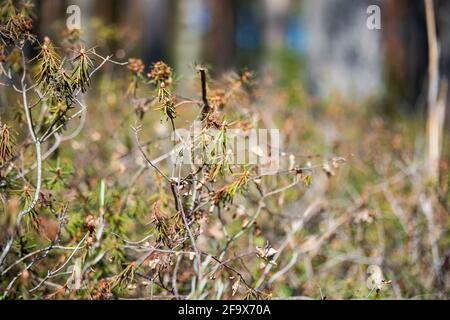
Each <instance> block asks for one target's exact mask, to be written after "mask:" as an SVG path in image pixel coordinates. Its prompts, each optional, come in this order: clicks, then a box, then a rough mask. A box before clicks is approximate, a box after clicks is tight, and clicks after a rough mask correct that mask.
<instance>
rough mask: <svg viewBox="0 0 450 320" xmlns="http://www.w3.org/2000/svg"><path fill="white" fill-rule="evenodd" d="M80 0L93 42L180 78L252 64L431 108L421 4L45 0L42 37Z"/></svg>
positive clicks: (447, 49) (444, 59) (316, 84)
mask: <svg viewBox="0 0 450 320" xmlns="http://www.w3.org/2000/svg"><path fill="white" fill-rule="evenodd" d="M70 4H76V5H78V6H80V8H81V15H82V31H83V32H84V38H85V39H87V40H88V41H89V42H91V43H92V44H99V42H101V41H102V39H94V37H98V38H102V37H103V38H108V39H109V40H110V41H109V44H110V45H111V46H112V47H113V48H112V49H114V50H115V52H116V56H117V57H118V58H125V57H127V58H128V57H129V56H139V57H143V59H144V60H145V61H144V62H145V63H151V62H153V61H157V60H164V61H166V62H167V63H169V64H170V65H173V66H174V67H175V70H176V71H177V72H178V73H179V74H186V73H187V72H190V71H189V68H192V65H193V63H195V62H198V63H205V64H207V65H210V66H212V67H213V68H212V72H213V73H215V74H219V73H221V72H223V71H228V70H230V69H233V70H240V69H242V68H244V67H248V68H249V69H251V70H253V71H255V72H257V73H264V72H267V71H270V72H271V73H272V74H274V75H275V76H277V77H278V78H279V80H281V81H284V82H285V83H284V85H286V84H287V83H289V84H292V83H293V85H295V83H296V82H299V81H301V82H302V83H303V84H305V86H306V89H307V91H308V94H311V95H313V96H319V97H327V96H329V95H330V94H331V93H336V92H338V93H339V94H340V95H341V96H342V97H345V98H348V99H356V100H361V99H365V98H370V97H374V96H377V97H382V98H383V99H384V100H383V101H384V104H385V108H386V109H387V110H389V109H394V110H390V111H391V112H395V111H397V110H398V109H403V110H407V111H412V110H415V111H417V110H419V111H420V110H424V109H425V107H426V96H427V76H428V73H427V70H428V68H427V66H428V46H427V28H426V19H425V6H424V2H423V1H420V0H417V1H408V0H395V1H381V0H359V1H348V0H259V1H255V0H227V1H223V0H183V1H175V0H132V1H124V0H110V1H104V0H101V1H100V0H78V1H75V0H73V1H62V0H41V1H37V2H36V8H35V9H36V16H37V17H38V23H37V25H36V28H37V31H38V34H40V35H41V36H44V35H49V36H52V35H54V34H55V33H56V32H59V31H60V30H61V27H62V26H61V23H64V22H65V19H66V17H67V16H68V15H67V14H66V8H67V7H68V6H69V5H70ZM373 4H375V5H378V6H379V7H380V8H381V30H369V29H368V28H367V26H366V21H367V18H368V17H369V14H368V13H367V12H366V10H367V8H368V6H370V5H373ZM434 4H435V12H436V25H437V34H438V39H439V46H440V73H441V75H442V77H443V78H448V75H449V68H450V66H449V63H450V38H449V37H448V34H449V31H450V19H449V17H450V2H449V1H443V0H441V1H435V2H434ZM86 26H87V28H86ZM102 27H104V28H103V29H104V32H103V33H102V32H101V29H102ZM111 27H112V28H113V29H111ZM93 28H96V30H95V31H97V32H94V31H93ZM99 30H100V32H98V31H99ZM94 35H95V36H94ZM115 37H117V39H116V40H117V41H114V38H115ZM119 37H121V38H122V39H125V40H126V41H119V39H118V38H119ZM447 101H448V99H447Z"/></svg>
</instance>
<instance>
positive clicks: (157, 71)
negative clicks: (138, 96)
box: [147, 61, 172, 84]
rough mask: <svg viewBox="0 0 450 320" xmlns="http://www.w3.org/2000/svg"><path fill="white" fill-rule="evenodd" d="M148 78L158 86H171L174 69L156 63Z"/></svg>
mask: <svg viewBox="0 0 450 320" xmlns="http://www.w3.org/2000/svg"><path fill="white" fill-rule="evenodd" d="M147 76H148V77H149V78H150V79H151V80H153V81H154V82H156V83H157V84H161V83H164V84H171V83H172V68H171V67H169V66H168V65H167V64H165V63H164V62H162V61H158V62H155V63H154V64H153V65H152V68H151V70H150V72H149V73H148V74H147Z"/></svg>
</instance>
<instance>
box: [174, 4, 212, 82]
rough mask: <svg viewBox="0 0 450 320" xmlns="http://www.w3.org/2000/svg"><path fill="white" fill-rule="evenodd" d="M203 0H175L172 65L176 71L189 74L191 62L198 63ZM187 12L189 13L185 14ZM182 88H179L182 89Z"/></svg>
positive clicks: (201, 47) (190, 72)
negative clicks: (173, 57)
mask: <svg viewBox="0 0 450 320" xmlns="http://www.w3.org/2000/svg"><path fill="white" fill-rule="evenodd" d="M204 10H205V8H204V2H203V0H184V1H177V2H176V23H175V30H174V41H173V42H174V56H175V59H174V60H175V61H174V65H175V68H176V70H177V73H179V74H184V75H191V74H192V72H193V68H192V66H193V64H194V63H196V62H197V63H200V62H201V61H200V58H201V53H202V49H203V41H202V40H203V39H202V38H203V34H204V29H205V25H204V14H205V12H204ZM187 13H189V14H187ZM183 89H184V88H180V90H183Z"/></svg>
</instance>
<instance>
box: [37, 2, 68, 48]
mask: <svg viewBox="0 0 450 320" xmlns="http://www.w3.org/2000/svg"><path fill="white" fill-rule="evenodd" d="M66 8H67V4H66V1H64V0H42V1H38V2H37V3H36V15H37V17H38V21H37V24H38V27H37V32H38V34H39V36H40V38H43V37H45V36H49V37H53V36H54V34H53V32H52V31H54V30H52V29H53V28H54V27H55V22H57V21H61V19H63V18H64V16H65V14H66ZM40 40H41V39H40Z"/></svg>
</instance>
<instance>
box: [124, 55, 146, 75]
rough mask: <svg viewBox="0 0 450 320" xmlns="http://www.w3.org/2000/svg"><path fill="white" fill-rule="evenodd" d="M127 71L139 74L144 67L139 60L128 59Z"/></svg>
mask: <svg viewBox="0 0 450 320" xmlns="http://www.w3.org/2000/svg"><path fill="white" fill-rule="evenodd" d="M127 68H128V70H131V71H132V72H134V73H137V74H141V73H142V72H144V69H145V65H144V63H143V62H142V60H141V59H137V58H130V59H128V66H127Z"/></svg>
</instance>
